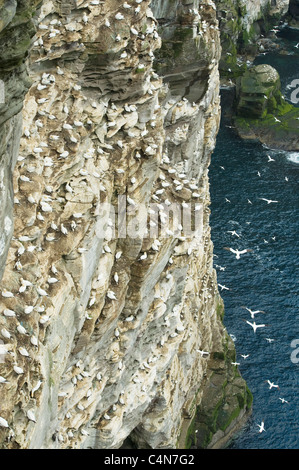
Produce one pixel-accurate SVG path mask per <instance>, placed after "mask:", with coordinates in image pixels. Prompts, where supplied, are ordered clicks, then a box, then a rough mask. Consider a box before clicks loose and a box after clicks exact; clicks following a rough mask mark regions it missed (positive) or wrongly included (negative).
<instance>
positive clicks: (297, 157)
mask: <svg viewBox="0 0 299 470" xmlns="http://www.w3.org/2000/svg"><path fill="white" fill-rule="evenodd" d="M287 159H288V160H289V161H290V162H293V163H299V152H289V153H288V155H287Z"/></svg>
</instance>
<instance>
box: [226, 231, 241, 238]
mask: <svg viewBox="0 0 299 470" xmlns="http://www.w3.org/2000/svg"><path fill="white" fill-rule="evenodd" d="M227 233H230V234H231V235H232V236H234V235H235V236H236V237H238V238H240V235H239V234H238V233H237V232H236V231H235V230H228V232H227Z"/></svg>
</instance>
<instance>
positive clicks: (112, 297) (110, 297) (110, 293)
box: [107, 290, 117, 300]
mask: <svg viewBox="0 0 299 470" xmlns="http://www.w3.org/2000/svg"><path fill="white" fill-rule="evenodd" d="M107 297H108V298H109V299H111V300H117V299H116V295H115V293H114V292H113V290H108V291H107Z"/></svg>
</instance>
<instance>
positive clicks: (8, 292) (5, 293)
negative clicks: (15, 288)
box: [1, 289, 14, 299]
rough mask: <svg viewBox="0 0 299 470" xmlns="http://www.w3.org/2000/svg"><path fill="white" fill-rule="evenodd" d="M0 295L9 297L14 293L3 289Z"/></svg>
mask: <svg viewBox="0 0 299 470" xmlns="http://www.w3.org/2000/svg"><path fill="white" fill-rule="evenodd" d="M1 294H2V297H5V298H7V299H8V298H11V297H14V294H13V293H12V292H10V291H8V290H6V289H4V290H3V291H2V292H1Z"/></svg>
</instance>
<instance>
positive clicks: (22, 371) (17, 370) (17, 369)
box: [13, 365, 24, 375]
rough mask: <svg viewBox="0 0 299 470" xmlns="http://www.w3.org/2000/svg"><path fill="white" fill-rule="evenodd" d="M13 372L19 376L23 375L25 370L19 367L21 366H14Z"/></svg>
mask: <svg viewBox="0 0 299 470" xmlns="http://www.w3.org/2000/svg"><path fill="white" fill-rule="evenodd" d="M13 370H14V371H15V373H16V374H18V375H21V374H24V370H23V369H22V367H19V366H16V365H15V366H13Z"/></svg>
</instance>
